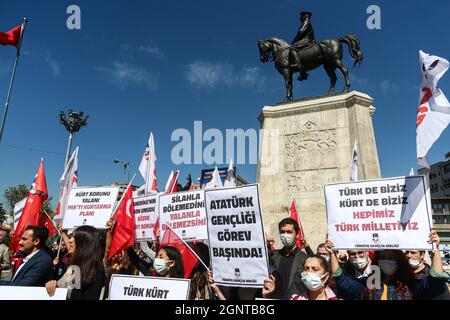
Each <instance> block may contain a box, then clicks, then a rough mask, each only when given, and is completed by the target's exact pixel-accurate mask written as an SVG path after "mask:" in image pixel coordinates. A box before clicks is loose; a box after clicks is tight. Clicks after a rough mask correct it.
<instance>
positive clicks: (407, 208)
mask: <svg viewBox="0 0 450 320" xmlns="http://www.w3.org/2000/svg"><path fill="white" fill-rule="evenodd" d="M424 179H425V178H424V177H423V176H409V177H399V178H388V179H380V180H368V181H355V182H349V183H339V184H331V185H326V186H325V200H326V206H327V216H328V237H329V239H330V240H332V241H333V242H334V243H335V246H336V249H362V250H383V249H403V250H405V249H411V250H431V248H432V247H431V245H430V244H428V243H427V240H428V236H429V234H430V230H431V226H432V224H431V203H430V199H429V196H428V194H427V192H426V188H425V180H424Z"/></svg>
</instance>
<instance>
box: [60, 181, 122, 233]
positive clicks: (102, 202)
mask: <svg viewBox="0 0 450 320" xmlns="http://www.w3.org/2000/svg"><path fill="white" fill-rule="evenodd" d="M118 193H119V188H118V187H78V188H72V190H71V191H70V195H69V201H68V202H67V208H66V213H65V215H64V221H63V228H64V229H74V228H76V227H79V226H83V225H89V226H93V227H95V228H98V229H105V227H106V223H107V222H108V220H109V218H110V217H111V214H112V212H113V209H114V205H115V203H116V200H117V194H118Z"/></svg>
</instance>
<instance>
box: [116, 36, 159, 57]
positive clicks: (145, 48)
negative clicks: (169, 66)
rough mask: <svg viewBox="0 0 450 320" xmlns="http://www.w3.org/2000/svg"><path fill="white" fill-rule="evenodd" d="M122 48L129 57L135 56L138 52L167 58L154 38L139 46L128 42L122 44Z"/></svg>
mask: <svg viewBox="0 0 450 320" xmlns="http://www.w3.org/2000/svg"><path fill="white" fill-rule="evenodd" d="M120 50H121V51H122V53H123V54H124V55H125V56H127V57H131V58H132V57H134V56H135V55H137V54H144V55H149V56H151V57H154V58H157V59H165V58H166V57H165V55H164V53H163V51H162V50H161V48H160V47H158V46H157V45H156V44H155V43H154V42H153V41H152V40H150V41H146V42H145V43H144V44H141V45H139V46H132V45H130V44H127V43H123V44H121V45H120Z"/></svg>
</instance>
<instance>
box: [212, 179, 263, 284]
mask: <svg viewBox="0 0 450 320" xmlns="http://www.w3.org/2000/svg"><path fill="white" fill-rule="evenodd" d="M258 188H259V186H258V185H257V184H255V185H247V186H242V187H237V188H227V189H215V190H206V191H205V203H206V214H207V217H208V220H207V221H208V240H209V249H210V255H211V263H212V269H213V277H214V281H215V282H216V283H217V284H220V285H226V286H238V287H253V288H260V287H263V286H264V279H267V278H268V257H267V247H266V238H265V233H264V224H263V220H262V214H261V208H260V203H259V189H258Z"/></svg>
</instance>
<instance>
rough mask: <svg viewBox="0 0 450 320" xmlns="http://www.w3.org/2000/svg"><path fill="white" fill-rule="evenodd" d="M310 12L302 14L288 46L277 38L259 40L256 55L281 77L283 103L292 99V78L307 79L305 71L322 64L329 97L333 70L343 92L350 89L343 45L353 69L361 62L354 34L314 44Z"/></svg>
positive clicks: (333, 75) (333, 78) (332, 83)
mask: <svg viewBox="0 0 450 320" xmlns="http://www.w3.org/2000/svg"><path fill="white" fill-rule="evenodd" d="M311 16H312V14H311V12H306V11H304V12H301V13H300V21H301V26H300V29H299V31H298V33H297V35H296V36H295V38H294V40H293V41H292V43H291V44H289V43H287V42H286V41H284V40H282V39H279V38H268V39H264V40H259V41H258V48H259V56H260V60H261V62H263V63H265V62H268V61H270V60H272V61H275V68H276V69H277V70H278V72H279V73H280V74H282V75H283V77H284V81H285V86H286V98H285V101H289V100H292V99H293V96H292V77H293V74H294V73H296V72H299V73H300V76H299V77H298V80H299V81H303V80H306V79H307V78H308V71H311V70H314V69H316V68H318V67H320V66H321V65H323V67H324V69H325V72H326V73H327V75H328V77H329V78H330V89H329V91H328V94H330V95H331V94H333V92H334V86H335V84H336V81H337V76H336V72H335V70H336V69H339V70H340V71H341V73H342V75H343V76H344V79H345V86H344V90H343V92H347V91H348V89H349V88H350V78H349V75H348V69H347V66H346V65H345V64H344V63H343V61H342V59H343V46H342V43H345V44H346V45H347V46H348V48H349V53H350V56H351V57H352V58H353V59H354V66H356V65H358V64H360V63H361V62H362V60H363V54H362V52H361V49H360V43H359V39H358V37H357V36H356V35H355V34H354V33H349V34H348V35H346V36H343V37H340V38H338V39H327V40H322V41H320V42H319V43H316V41H315V37H314V29H313V27H312V24H311Z"/></svg>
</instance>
